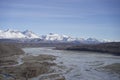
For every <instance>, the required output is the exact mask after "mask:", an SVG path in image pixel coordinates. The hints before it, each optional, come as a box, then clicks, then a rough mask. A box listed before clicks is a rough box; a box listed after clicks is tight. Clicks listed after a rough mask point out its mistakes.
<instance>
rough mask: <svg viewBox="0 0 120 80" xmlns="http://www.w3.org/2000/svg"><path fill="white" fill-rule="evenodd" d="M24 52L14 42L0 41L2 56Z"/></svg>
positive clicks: (0, 54)
mask: <svg viewBox="0 0 120 80" xmlns="http://www.w3.org/2000/svg"><path fill="white" fill-rule="evenodd" d="M23 53H24V52H23V51H22V50H21V49H20V48H18V47H16V46H15V45H13V44H5V43H4V44H3V43H0V58H2V57H8V56H13V55H20V54H23Z"/></svg>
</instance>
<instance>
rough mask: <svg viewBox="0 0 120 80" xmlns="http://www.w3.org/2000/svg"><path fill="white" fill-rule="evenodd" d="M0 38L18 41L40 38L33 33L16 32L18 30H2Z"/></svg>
mask: <svg viewBox="0 0 120 80" xmlns="http://www.w3.org/2000/svg"><path fill="white" fill-rule="evenodd" d="M0 38H1V39H13V38H14V39H17V38H39V37H38V36H37V35H35V34H34V33H33V32H30V31H24V32H20V31H16V30H10V29H8V30H5V31H3V30H0Z"/></svg>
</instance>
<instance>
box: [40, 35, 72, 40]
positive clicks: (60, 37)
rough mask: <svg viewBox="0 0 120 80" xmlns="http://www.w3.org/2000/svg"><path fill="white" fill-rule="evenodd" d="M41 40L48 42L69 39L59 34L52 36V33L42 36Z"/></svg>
mask: <svg viewBox="0 0 120 80" xmlns="http://www.w3.org/2000/svg"><path fill="white" fill-rule="evenodd" d="M42 38H43V39H44V40H47V41H49V40H50V41H67V40H68V39H70V37H69V36H67V35H59V34H53V33H49V34H47V35H43V36H42Z"/></svg>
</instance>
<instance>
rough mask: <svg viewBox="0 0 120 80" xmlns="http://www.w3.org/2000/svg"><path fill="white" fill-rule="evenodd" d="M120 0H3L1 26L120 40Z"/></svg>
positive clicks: (41, 32)
mask: <svg viewBox="0 0 120 80" xmlns="http://www.w3.org/2000/svg"><path fill="white" fill-rule="evenodd" d="M119 4H120V0H0V29H2V30H5V29H8V28H9V29H17V30H21V31H23V30H26V29H29V30H32V31H33V32H35V33H37V34H39V35H41V34H48V33H51V32H52V33H58V34H66V35H70V36H74V37H83V38H87V37H94V38H98V39H110V40H119V41H120V37H119V34H120V5H119Z"/></svg>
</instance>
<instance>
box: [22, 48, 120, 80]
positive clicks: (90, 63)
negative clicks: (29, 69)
mask: <svg viewBox="0 0 120 80" xmlns="http://www.w3.org/2000/svg"><path fill="white" fill-rule="evenodd" d="M23 50H24V51H25V52H26V53H27V54H29V55H33V56H37V55H39V54H49V55H54V56H57V59H56V60H55V62H56V63H57V64H58V65H59V67H53V68H54V69H56V70H57V73H59V74H62V75H64V76H65V78H66V80H120V77H119V75H117V74H111V73H110V72H105V71H102V70H98V68H99V67H103V66H106V65H109V64H113V63H120V57H119V56H113V55H110V54H103V53H97V52H85V51H81V52H80V51H64V50H52V49H51V48H24V49H23ZM52 74H53V73H52ZM45 75H48V74H43V75H41V76H45ZM41 76H39V77H36V78H33V79H32V80H39V78H40V77H41Z"/></svg>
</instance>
